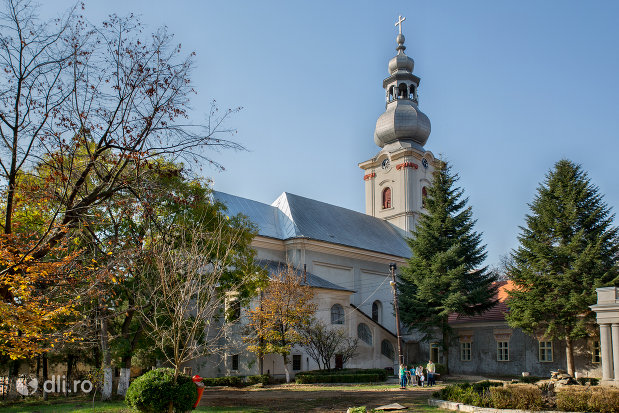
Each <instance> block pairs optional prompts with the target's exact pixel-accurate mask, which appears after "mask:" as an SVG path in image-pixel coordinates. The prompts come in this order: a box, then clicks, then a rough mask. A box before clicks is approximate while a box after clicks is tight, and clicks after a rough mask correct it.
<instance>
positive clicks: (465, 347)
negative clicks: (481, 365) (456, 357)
mask: <svg viewBox="0 0 619 413" xmlns="http://www.w3.org/2000/svg"><path fill="white" fill-rule="evenodd" d="M460 360H461V361H471V343H467V342H462V343H460Z"/></svg>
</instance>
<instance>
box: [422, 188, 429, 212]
mask: <svg viewBox="0 0 619 413" xmlns="http://www.w3.org/2000/svg"><path fill="white" fill-rule="evenodd" d="M427 197H428V188H426V187H425V186H424V187H423V188H421V206H422V207H423V208H425V207H426V198H427Z"/></svg>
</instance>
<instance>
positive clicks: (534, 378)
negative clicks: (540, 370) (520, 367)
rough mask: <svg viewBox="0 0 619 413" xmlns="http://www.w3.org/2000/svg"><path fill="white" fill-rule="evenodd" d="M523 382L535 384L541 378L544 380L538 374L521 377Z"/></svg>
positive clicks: (520, 379)
mask: <svg viewBox="0 0 619 413" xmlns="http://www.w3.org/2000/svg"><path fill="white" fill-rule="evenodd" d="M518 380H519V381H520V382H521V383H529V384H534V383H537V382H538V381H540V380H544V379H543V378H542V377H537V376H524V377H520V378H519V379H518Z"/></svg>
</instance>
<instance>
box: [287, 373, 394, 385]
mask: <svg viewBox="0 0 619 413" xmlns="http://www.w3.org/2000/svg"><path fill="white" fill-rule="evenodd" d="M384 380H385V379H384V378H383V377H382V376H381V375H380V374H315V375H314V374H308V375H298V374H297V375H296V376H295V382H296V383H297V384H311V383H372V382H381V381H384Z"/></svg>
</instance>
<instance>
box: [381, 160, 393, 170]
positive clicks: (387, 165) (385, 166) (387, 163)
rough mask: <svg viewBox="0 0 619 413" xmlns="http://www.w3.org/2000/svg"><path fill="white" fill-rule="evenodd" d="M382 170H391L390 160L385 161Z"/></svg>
mask: <svg viewBox="0 0 619 413" xmlns="http://www.w3.org/2000/svg"><path fill="white" fill-rule="evenodd" d="M381 168H383V169H384V170H385V171H388V170H389V169H391V162H390V161H389V159H388V158H387V159H385V160H383V163H382V164H381Z"/></svg>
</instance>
